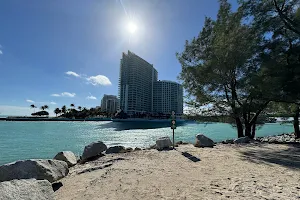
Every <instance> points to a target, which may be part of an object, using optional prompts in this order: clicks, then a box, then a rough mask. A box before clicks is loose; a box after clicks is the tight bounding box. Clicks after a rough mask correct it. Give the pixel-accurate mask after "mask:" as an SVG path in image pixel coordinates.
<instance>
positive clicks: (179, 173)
mask: <svg viewBox="0 0 300 200" xmlns="http://www.w3.org/2000/svg"><path fill="white" fill-rule="evenodd" d="M291 137H293V135H292V134H282V135H280V136H272V137H271V136H268V137H262V138H257V139H256V140H247V142H246V143H244V142H240V141H239V142H237V140H234V142H233V144H231V143H230V141H227V143H225V144H224V143H222V142H220V143H215V145H214V143H212V146H210V147H211V148H206V147H199V146H196V145H193V144H190V143H183V142H177V145H176V148H175V149H172V148H170V146H169V145H170V144H167V146H168V147H167V148H166V149H161V147H159V146H160V145H162V143H160V144H159V143H158V141H160V139H162V138H160V139H159V140H157V141H156V145H159V146H153V147H152V148H147V149H140V148H135V149H133V148H124V147H122V146H113V147H109V148H108V147H106V145H105V144H104V143H103V142H100V141H98V142H94V143H91V144H89V145H87V146H86V147H85V148H84V150H83V153H82V156H81V157H80V159H78V158H76V156H75V155H74V153H73V152H70V151H64V152H59V153H58V154H57V155H56V156H55V157H54V159H38V160H35V159H33V160H23V161H16V162H13V163H8V164H5V165H2V166H0V179H2V181H5V182H1V181H0V188H1V184H4V186H5V185H6V187H8V189H6V192H8V193H9V191H13V190H12V189H11V188H9V187H10V186H7V185H9V184H16V182H15V181H16V180H15V181H14V180H13V179H15V178H11V179H6V180H4V179H3V175H4V177H9V176H15V174H18V177H19V173H18V172H19V171H11V170H20V173H21V175H20V176H22V177H19V178H18V179H21V180H20V184H25V182H24V181H25V179H27V178H28V176H29V177H37V179H38V180H45V179H46V182H47V180H48V178H47V177H48V174H49V173H50V174H52V176H51V177H50V180H48V181H50V183H51V184H52V188H53V189H52V188H50V189H49V187H48V189H47V191H46V189H45V188H41V189H39V190H41V191H45V192H47V195H49V193H50V194H51V197H50V199H52V200H55V199H57V200H69V199H113V200H114V199H115V200H117V199H123V198H126V199H145V200H152V199H178V200H186V199H234V200H238V199H241V198H244V199H251V200H252V199H262V198H264V199H297V198H300V187H299V186H298V184H299V181H300V178H299V177H300V157H299V156H298V154H297V152H299V148H300V139H297V140H296V139H295V141H294V143H288V142H286V141H282V143H280V144H279V143H278V142H274V141H275V140H276V139H277V140H282V139H283V138H288V139H289V140H290V139H291ZM196 138H197V140H196V144H197V143H198V139H199V138H198V135H197V137H196ZM166 139H167V138H164V140H166ZM240 139H243V138H240ZM266 139H268V140H267V141H269V140H271V141H270V142H266V141H265V140H266ZM204 141H205V140H203V142H204ZM243 141H246V140H243ZM272 141H273V142H272ZM223 142H224V141H223ZM203 144H204V143H203ZM164 145H166V143H165V144H164ZM207 147H209V146H207ZM89 149H93V150H91V151H90V150H89ZM157 149H161V150H157ZM58 155H60V156H58ZM53 156H54V155H53ZM26 162H27V163H28V162H31V163H36V164H35V165H36V167H37V168H36V167H35V166H29V165H26V164H22V163H26ZM39 163H41V164H42V165H40V164H39ZM53 163H54V164H55V163H56V164H55V165H57V166H55V165H53ZM63 163H65V164H63ZM62 164H63V165H62ZM48 165H49V166H48ZM14 166H15V167H14ZM40 166H42V169H43V170H41V171H39V170H38V171H35V170H36V169H39V167H40ZM28 167H29V168H28ZM56 167H58V168H56ZM48 168H49V170H50V171H49V170H48ZM55 168H56V169H55ZM24 169H26V170H28V171H29V172H30V173H27V172H26V170H25V171H24ZM45 169H47V170H46V171H47V173H46V174H47V176H45V175H43V173H45ZM60 171H62V172H63V175H62V174H61V173H60ZM8 172H10V175H7V176H6V175H5V174H6V173H8ZM1 173H2V175H1ZM35 173H38V174H37V175H35ZM56 173H59V174H60V176H59V177H58V176H57V175H55V174H56ZM52 177H54V179H52ZM57 177H58V178H57ZM27 180H28V179H27ZM38 180H34V179H31V183H30V184H38ZM22 181H23V182H22ZM26 184H27V183H26ZM28 184H29V183H28ZM11 187H12V186H11ZM14 187H15V186H14ZM18 187H19V186H18ZM20 187H22V186H20ZM16 190H17V191H18V192H19V191H20V190H19V189H18V188H17V189H16ZM5 195H6V194H5ZM8 195H10V194H8ZM26 195H29V198H30V195H32V194H31V193H28V194H26ZM0 199H1V195H0Z"/></svg>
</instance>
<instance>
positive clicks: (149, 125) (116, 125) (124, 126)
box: [97, 122, 183, 131]
mask: <svg viewBox="0 0 300 200" xmlns="http://www.w3.org/2000/svg"><path fill="white" fill-rule="evenodd" d="M182 125H183V124H178V125H177V126H182ZM166 127H170V123H169V122H167V123H155V122H108V123H105V124H101V125H98V127H97V129H105V128H113V129H114V130H115V131H123V130H130V129H156V128H166Z"/></svg>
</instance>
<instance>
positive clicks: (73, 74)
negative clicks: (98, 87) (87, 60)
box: [66, 71, 80, 77]
mask: <svg viewBox="0 0 300 200" xmlns="http://www.w3.org/2000/svg"><path fill="white" fill-rule="evenodd" d="M66 74H67V75H70V76H75V77H80V75H79V74H77V73H76V72H72V71H67V72H66Z"/></svg>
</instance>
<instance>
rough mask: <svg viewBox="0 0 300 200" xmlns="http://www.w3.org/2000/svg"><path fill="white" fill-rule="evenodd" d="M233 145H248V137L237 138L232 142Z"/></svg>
mask: <svg viewBox="0 0 300 200" xmlns="http://www.w3.org/2000/svg"><path fill="white" fill-rule="evenodd" d="M233 142H234V143H235V144H242V143H249V142H250V138H249V137H247V136H246V137H240V138H237V139H235V140H234V141H233Z"/></svg>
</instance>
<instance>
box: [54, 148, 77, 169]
mask: <svg viewBox="0 0 300 200" xmlns="http://www.w3.org/2000/svg"><path fill="white" fill-rule="evenodd" d="M54 159H55V160H62V161H65V162H66V163H67V164H68V166H69V167H72V166H74V165H76V163H77V158H76V156H75V154H74V153H73V152H72V151H62V152H59V153H58V154H56V156H55V157H54Z"/></svg>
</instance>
